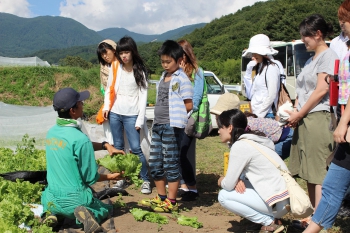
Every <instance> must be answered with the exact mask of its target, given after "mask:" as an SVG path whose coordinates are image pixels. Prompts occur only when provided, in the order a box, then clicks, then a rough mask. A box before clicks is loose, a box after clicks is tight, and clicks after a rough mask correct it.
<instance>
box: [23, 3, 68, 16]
mask: <svg viewBox="0 0 350 233" xmlns="http://www.w3.org/2000/svg"><path fill="white" fill-rule="evenodd" d="M61 1H62V0H28V2H29V9H30V11H31V12H32V13H33V16H43V15H50V16H59V15H60V2H61Z"/></svg>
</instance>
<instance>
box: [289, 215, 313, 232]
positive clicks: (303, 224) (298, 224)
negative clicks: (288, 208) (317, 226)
mask: <svg viewBox="0 0 350 233" xmlns="http://www.w3.org/2000/svg"><path fill="white" fill-rule="evenodd" d="M310 222H311V216H309V217H307V218H303V219H301V220H293V221H292V227H293V228H295V229H298V230H305V229H306V228H307V227H308V226H309V224H310Z"/></svg>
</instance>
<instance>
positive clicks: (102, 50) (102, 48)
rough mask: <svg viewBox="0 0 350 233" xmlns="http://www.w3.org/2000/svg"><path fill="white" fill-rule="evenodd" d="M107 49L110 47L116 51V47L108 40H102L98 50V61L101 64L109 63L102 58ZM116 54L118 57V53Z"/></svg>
mask: <svg viewBox="0 0 350 233" xmlns="http://www.w3.org/2000/svg"><path fill="white" fill-rule="evenodd" d="M106 49H110V50H112V51H114V53H115V49H114V48H113V47H112V46H111V45H110V44H108V43H106V42H102V43H101V44H99V45H98V47H97V50H96V53H97V57H98V61H99V62H100V64H102V65H104V66H105V65H108V63H107V62H106V61H105V60H104V59H103V58H102V54H104V53H107V50H106ZM115 56H116V57H118V56H117V54H115Z"/></svg>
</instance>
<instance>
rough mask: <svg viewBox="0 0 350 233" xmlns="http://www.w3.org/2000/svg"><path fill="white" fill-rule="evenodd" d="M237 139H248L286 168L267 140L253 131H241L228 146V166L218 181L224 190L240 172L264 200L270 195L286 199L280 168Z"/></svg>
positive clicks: (236, 179)
mask: <svg viewBox="0 0 350 233" xmlns="http://www.w3.org/2000/svg"><path fill="white" fill-rule="evenodd" d="M240 139H248V140H251V143H254V144H255V146H257V147H258V148H259V149H260V150H262V151H264V152H265V153H266V154H268V155H269V156H270V157H271V158H272V159H273V160H274V161H275V162H276V163H278V164H279V165H281V168H282V169H283V170H286V171H288V168H287V166H286V164H285V163H284V162H283V160H282V159H281V157H280V156H279V155H278V154H277V153H276V152H275V151H274V149H275V145H274V144H273V142H272V141H271V140H270V139H268V138H267V137H262V136H257V135H254V134H243V135H242V136H240V138H239V140H238V141H236V142H235V143H234V144H233V145H232V147H231V149H230V157H229V163H228V168H227V172H226V176H225V178H224V179H223V180H222V181H221V187H222V188H223V189H225V190H227V191H231V190H233V189H234V188H235V186H236V184H237V182H238V179H239V178H240V176H241V174H244V175H245V177H246V178H248V179H249V181H250V183H251V184H252V185H253V187H254V189H255V190H256V191H257V193H258V194H259V195H260V196H261V198H262V199H263V200H264V201H265V202H268V200H272V199H274V198H273V197H275V199H274V200H277V199H279V201H281V199H286V198H288V197H289V196H286V195H283V194H285V192H286V191H287V187H286V183H285V181H284V178H283V177H282V176H281V173H280V171H279V170H278V169H277V168H276V167H275V166H274V165H273V164H272V163H271V162H270V161H269V160H268V159H267V158H266V157H265V156H264V155H263V154H261V153H260V151H258V150H257V149H256V148H254V147H253V146H252V145H250V144H249V143H248V142H246V141H243V140H240ZM271 198H272V199H271ZM272 203H273V202H270V203H269V204H272Z"/></svg>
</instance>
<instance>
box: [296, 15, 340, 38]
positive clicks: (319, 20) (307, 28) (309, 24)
mask: <svg viewBox="0 0 350 233" xmlns="http://www.w3.org/2000/svg"><path fill="white" fill-rule="evenodd" d="M318 30H319V31H320V32H321V33H322V39H323V40H324V39H325V38H326V37H328V36H330V35H332V34H333V26H332V24H330V23H327V22H326V20H325V19H324V18H323V16H322V15H319V14H314V15H311V16H309V17H306V18H305V19H304V20H303V21H302V22H301V23H300V24H299V32H300V35H302V36H315V35H316V33H317V31H318Z"/></svg>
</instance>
